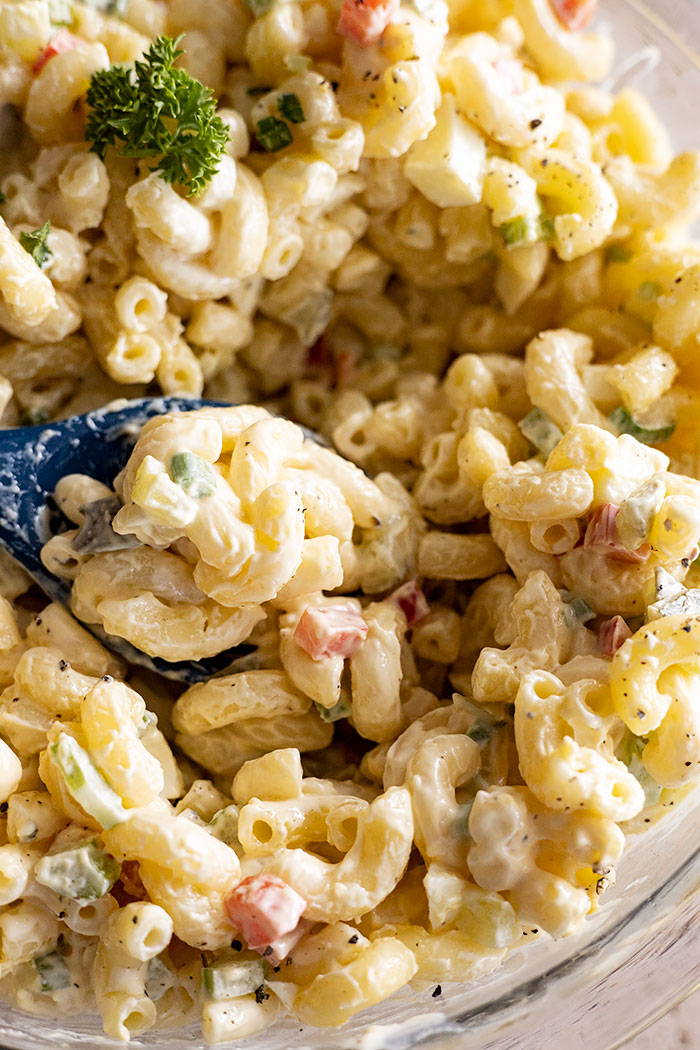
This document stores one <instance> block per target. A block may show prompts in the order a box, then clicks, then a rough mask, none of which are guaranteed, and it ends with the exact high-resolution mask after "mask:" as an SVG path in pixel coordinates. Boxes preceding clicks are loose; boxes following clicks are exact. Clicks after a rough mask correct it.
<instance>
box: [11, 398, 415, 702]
mask: <svg viewBox="0 0 700 1050" xmlns="http://www.w3.org/2000/svg"><path fill="white" fill-rule="evenodd" d="M0 461H1V462H2V463H3V467H2V468H1V469H0V506H2V512H1V513H0V546H2V547H3V548H4V549H5V550H6V551H7V552H8V553H9V554H11V555H12V556H13V557H14V558H16V559H17V560H18V561H19V562H20V563H21V564H22V565H23V566H24V568H25V569H27V571H28V572H29V573H30V574H31V576H32V577H33V578H34V580H35V581H36V582H37V583H38V584H39V586H40V587H41V588H42V589H43V590H44V591H45V592H46V593H47V594H48V595H49V596H50V597H51V598H52V599H53V600H54V601H58V602H61V603H63V604H65V605H68V606H69V607H70V609H71V610H72V612H73V614H74V615H75V616H76V617H77V618H78V619H80V620H82V621H83V623H85V624H86V625H87V626H88V627H89V628H90V630H92V631H93V632H94V633H95V634H97V636H98V637H99V638H100V639H101V640H102V641H103V642H104V643H105V644H106V645H108V646H110V647H111V648H113V649H115V650H117V651H118V652H120V653H122V655H124V656H126V657H127V659H129V660H131V661H132V662H135V663H139V664H142V665H145V666H147V667H149V668H151V669H152V670H156V671H157V672H159V673H160V674H164V675H166V676H168V677H170V678H179V679H182V680H184V681H190V682H192V681H200V680H204V679H206V678H209V677H211V676H212V675H213V674H216V673H218V672H221V671H222V670H223V669H224V668H226V667H228V666H230V665H231V664H232V662H233V661H234V660H236V659H237V660H239V661H240V660H241V659H242V658H246V657H248V658H249V660H248V662H249V663H250V662H251V661H253V663H251V666H254V665H255V664H254V660H255V656H254V652H255V650H256V648H257V638H258V637H259V636H260V633H261V631H263V630H264V625H265V623H266V622H267V621H269V620H270V618H271V617H272V618H273V619H274V618H276V617H277V616H279V615H280V614H281V615H286V616H289V614H290V613H291V614H292V619H294V620H295V624H296V627H295V639H296V641H297V643H298V644H299V645H300V646H301V647H302V649H304V650H305V652H307V653H308V654H309V655H310V656H311V657H312V658H314V654H316V655H317V653H318V652H320V651H321V650H323V651H324V652H325V651H326V650H328V651H330V652H332V653H333V654H335V655H340V656H341V657H343V656H348V655H351V653H352V651H353V649H354V648H357V647H358V646H359V645H360V644H361V643H362V641H363V640H364V638H365V636H366V634H367V624H366V622H365V620H364V619H363V617H362V615H361V609H360V604H359V602H358V601H357V600H356V599H352V598H346V597H344V596H342V595H341V596H340V597H327V596H326V594H325V593H324V592H327V591H333V592H335V591H337V590H340V591H341V592H346V593H347V592H352V591H356V590H357V589H358V588H359V587H360V586H361V585H362V582H363V576H364V575H366V573H367V570H368V566H376V563H377V561H378V560H381V562H382V565H383V575H384V579H383V580H382V581H381V582H382V583H383V584H384V585H385V586H384V589H387V590H388V589H391V587H393V586H394V585H396V584H399V583H401V581H403V580H404V579H405V578H406V577H407V576H408V575H410V573H411V572H412V571H413V569H414V565H413V560H414V556H415V550H414V547H415V544H413V543H412V542H411V531H412V530H411V528H410V521H409V511H408V509H407V506H406V501H405V500H404V501H402V499H401V495H400V493H401V492H402V491H403V490H402V489H401V486H400V485H396V484H392V481H391V479H389V480H388V481H387V479H386V478H384V479H382V478H381V477H380V478H379V479H378V481H376V482H375V481H372V480H370V479H369V478H368V477H367V476H366V475H365V474H364V473H363V471H362V470H360V469H359V468H358V467H356V466H355V465H354V464H352V463H350V462H348V461H346V460H344V459H342V458H341V457H340V456H339V455H337V454H336V453H335V452H332V451H331V450H330V449H328V448H324V447H322V446H321V445H320V444H319V443H318V440H317V439H316V438H315V436H314V435H311V434H310V432H305V431H304V430H303V429H302V428H301V427H299V426H297V425H296V424H294V423H291V422H290V421H288V420H286V419H282V418H279V417H275V416H272V415H271V414H270V413H269V412H267V411H266V410H265V409H264V408H261V407H259V406H254V405H237V406H225V405H221V404H219V403H215V402H208V401H199V400H194V399H182V398H172V397H171V398H154V399H150V400H139V401H131V402H125V403H115V404H114V405H113V406H111V407H110V406H108V407H106V408H104V409H100V410H99V411H96V412H91V413H88V414H87V415H82V416H74V417H72V418H70V419H67V420H64V421H62V422H59V423H52V424H49V425H44V426H33V427H23V428H18V429H14V430H6V431H2V432H0ZM413 532H415V530H413Z"/></svg>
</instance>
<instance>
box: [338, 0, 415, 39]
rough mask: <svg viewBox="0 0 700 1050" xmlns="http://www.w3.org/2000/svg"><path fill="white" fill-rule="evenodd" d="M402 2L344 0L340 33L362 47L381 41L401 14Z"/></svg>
mask: <svg viewBox="0 0 700 1050" xmlns="http://www.w3.org/2000/svg"><path fill="white" fill-rule="evenodd" d="M399 4H400V0H343V6H342V7H341V9H340V18H339V19H338V26H337V29H338V32H339V33H340V35H341V36H344V37H347V39H348V40H352V41H354V43H356V44H359V45H360V47H367V46H368V45H369V44H374V43H375V41H377V40H379V37H380V36H381V35H382V33H383V32H384V30H385V29H386V27H387V26H388V25H389V23H390V22H393V21H394V19H395V18H396V16H397V14H398V13H399Z"/></svg>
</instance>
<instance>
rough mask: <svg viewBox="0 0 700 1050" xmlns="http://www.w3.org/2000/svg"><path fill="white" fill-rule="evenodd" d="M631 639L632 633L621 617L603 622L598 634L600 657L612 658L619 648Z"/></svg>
mask: <svg viewBox="0 0 700 1050" xmlns="http://www.w3.org/2000/svg"><path fill="white" fill-rule="evenodd" d="M631 637H632V632H631V631H630V629H629V627H628V626H627V623H626V621H625V620H623V618H622V617H621V616H613V618H612V619H611V620H604V621H603V623H602V624H601V625H600V631H599V632H598V649H599V650H600V654H601V656H614V655H615V653H616V652H617V650H618V649H619V648H620V646H621V645H623V644H624V643H625V642H626V641H627V639H628V638H631Z"/></svg>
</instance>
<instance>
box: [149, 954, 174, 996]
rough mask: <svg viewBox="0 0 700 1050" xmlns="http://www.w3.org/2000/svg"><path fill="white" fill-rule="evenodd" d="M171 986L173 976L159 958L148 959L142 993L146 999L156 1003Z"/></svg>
mask: <svg viewBox="0 0 700 1050" xmlns="http://www.w3.org/2000/svg"><path fill="white" fill-rule="evenodd" d="M172 985H173V975H172V972H171V971H170V970H169V969H168V967H167V966H166V965H165V963H164V962H163V960H162V959H160V958H159V956H157V955H156V956H155V957H154V958H153V959H149V960H148V963H147V965H146V981H145V984H144V991H145V992H146V995H147V996H148V998H149V999H150V1000H151V1001H152V1002H154V1003H157V1002H158V1000H159V999H162V998H163V996H164V995H165V993H166V992H167V990H168V988H171V987H172Z"/></svg>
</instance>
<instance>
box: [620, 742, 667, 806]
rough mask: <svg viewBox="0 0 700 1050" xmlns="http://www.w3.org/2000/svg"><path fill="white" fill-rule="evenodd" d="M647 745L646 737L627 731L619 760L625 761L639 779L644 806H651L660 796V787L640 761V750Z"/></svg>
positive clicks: (633, 774)
mask: <svg viewBox="0 0 700 1050" xmlns="http://www.w3.org/2000/svg"><path fill="white" fill-rule="evenodd" d="M646 745H647V740H646V737H640V736H635V735H634V733H628V734H627V736H626V737H625V739H624V741H623V743H622V749H621V753H620V755H619V757H620V760H621V761H622V762H624V763H625V765H626V766H627V768H628V769H629V771H630V773H631V774H632V776H633V777H635V779H636V780H638V781H639V783H640V784H641V786H642V788H643V790H644V799H645V803H644V804H645V805H646V806H653V805H654V804H655V803H656V802H658V801H659V798H660V797H661V791H662V788H661V786H660V785H659V784H657V783H656V781H655V780H654V779H653V777H652V776H651V774H650V773H649V771H648V769H647V768H646V766H645V765H644V762H643V761H642V752H643V751H644V748H645V747H646Z"/></svg>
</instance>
